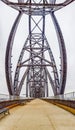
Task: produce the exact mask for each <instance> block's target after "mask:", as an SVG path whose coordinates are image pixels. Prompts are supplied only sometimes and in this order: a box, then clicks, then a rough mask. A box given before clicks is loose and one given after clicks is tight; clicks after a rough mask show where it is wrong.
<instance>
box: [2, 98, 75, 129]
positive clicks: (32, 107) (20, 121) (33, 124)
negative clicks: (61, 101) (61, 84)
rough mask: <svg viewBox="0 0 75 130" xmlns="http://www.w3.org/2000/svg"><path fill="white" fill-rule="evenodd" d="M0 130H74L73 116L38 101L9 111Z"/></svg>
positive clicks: (74, 121) (74, 118)
mask: <svg viewBox="0 0 75 130" xmlns="http://www.w3.org/2000/svg"><path fill="white" fill-rule="evenodd" d="M0 130H75V116H74V115H72V114H71V113H69V112H67V111H65V110H63V109H61V108H59V107H57V106H56V105H52V104H50V103H47V102H45V101H42V100H40V99H35V100H33V101H31V102H29V103H27V104H26V105H24V106H18V107H15V108H13V109H11V110H10V115H8V116H6V117H4V118H3V119H1V120H0Z"/></svg>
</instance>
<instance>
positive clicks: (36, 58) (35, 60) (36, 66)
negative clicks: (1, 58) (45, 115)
mask: <svg viewBox="0 0 75 130" xmlns="http://www.w3.org/2000/svg"><path fill="white" fill-rule="evenodd" d="M1 1H3V2H4V3H6V4H7V5H9V6H11V7H12V8H14V9H16V10H18V11H19V14H18V16H17V18H16V20H15V22H14V25H13V27H12V30H11V32H10V36H9V40H8V44H7V50H6V79H7V84H8V89H9V93H10V94H11V95H19V94H20V91H21V88H22V85H23V82H24V80H25V78H26V76H27V89H26V90H27V91H26V94H27V96H28V94H29V95H30V96H32V97H33V96H34V97H37V96H38V97H44V96H45V94H46V96H48V83H47V80H48V78H49V80H50V82H51V85H52V89H53V92H54V95H57V94H62V93H64V89H65V83H66V73H67V63H66V49H65V44H64V39H63V36H62V33H61V29H60V27H59V24H58V22H57V19H56V17H55V15H54V12H55V11H57V10H59V9H61V8H63V7H65V6H67V5H68V4H70V3H71V2H73V1H74V0H66V1H65V2H63V3H60V4H57V3H55V1H54V0H53V1H52V0H50V2H48V1H45V0H43V1H42V2H40V1H39V2H38V3H36V2H35V1H33V2H32V1H31V0H29V1H26V2H24V1H23V0H18V2H17V3H14V2H11V1H8V0H1ZM22 13H26V14H28V15H29V36H28V38H27V40H26V42H25V44H24V47H23V49H22V51H21V54H20V57H19V60H18V64H17V67H16V71H15V77H14V84H13V83H12V74H11V67H12V66H11V56H12V47H13V42H14V38H15V33H16V30H17V26H18V23H19V21H20V18H21V16H22ZM49 13H50V15H51V17H52V19H53V22H54V26H55V29H56V33H57V37H58V42H59V48H60V57H61V74H60V81H59V76H58V72H57V68H56V64H55V60H54V57H53V54H52V51H51V49H50V46H49V44H48V42H47V39H46V37H45V15H47V14H49ZM33 15H36V16H38V15H40V16H42V18H41V19H40V20H39V22H40V21H41V20H42V24H43V27H42V29H41V28H40V27H39V26H38V24H39V22H38V23H36V21H35V20H34V18H33ZM31 20H33V21H34V23H35V27H36V26H37V27H38V28H39V30H40V33H39V34H38V33H35V34H34V29H35V27H34V28H32V27H31V22H32V21H31ZM37 34H38V35H37ZM35 39H37V41H36V42H35ZM39 39H40V40H41V44H42V46H40V42H39ZM28 40H29V41H30V43H29V45H28ZM33 40H34V43H33ZM37 43H38V44H37ZM35 44H37V45H38V47H36V49H38V50H39V51H38V52H37V51H34V50H35ZM25 51H28V52H29V53H30V57H29V59H27V60H25V61H22V59H23V55H24V52H25ZM45 51H48V53H49V56H50V61H49V60H46V59H45V55H44V52H45ZM26 63H27V64H26ZM23 66H27V69H26V71H25V72H24V74H23V76H22V78H21V81H20V83H19V84H18V79H19V73H20V68H21V67H23ZM48 66H50V67H51V68H52V70H53V76H54V79H53V78H52V77H51V74H50V72H49V70H48V69H47V67H48ZM36 70H37V71H36ZM39 77H40V78H39ZM37 78H38V79H39V80H37ZM41 78H43V81H42V80H41ZM32 79H33V80H32ZM30 80H31V81H30ZM39 86H41V87H39ZM37 92H39V93H40V95H37Z"/></svg>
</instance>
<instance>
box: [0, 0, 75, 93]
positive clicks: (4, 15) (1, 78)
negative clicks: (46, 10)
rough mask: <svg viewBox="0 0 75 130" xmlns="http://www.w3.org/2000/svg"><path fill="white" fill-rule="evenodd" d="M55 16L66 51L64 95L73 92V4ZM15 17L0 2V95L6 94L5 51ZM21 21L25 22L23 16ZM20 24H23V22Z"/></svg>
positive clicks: (74, 77)
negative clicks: (66, 69) (66, 67)
mask: <svg viewBox="0 0 75 130" xmlns="http://www.w3.org/2000/svg"><path fill="white" fill-rule="evenodd" d="M59 1H60V0H59ZM61 1H62V0H61ZM55 14H56V17H57V19H58V21H59V24H60V27H61V30H62V33H63V36H64V40H65V44H66V50H67V63H68V72H67V82H66V88H65V93H68V92H73V91H75V2H73V3H72V4H70V5H68V6H67V7H65V8H63V9H61V10H60V11H57V12H56V13H55ZM16 15H17V11H15V10H13V9H11V8H10V7H8V6H6V5H4V4H3V3H2V2H0V93H8V90H7V85H6V79H5V50H6V44H7V39H8V36H9V32H10V30H11V27H12V24H13V22H14V20H15V18H16ZM26 17H27V16H26ZM23 19H24V20H25V16H24V17H23ZM47 19H48V18H47ZM26 22H27V21H26ZM22 24H24V23H23V21H22ZM46 30H47V29H46ZM22 31H24V28H22V29H21V32H19V34H18V37H19V36H20V34H22ZM25 37H27V36H25V34H23V36H22V40H24V38H25ZM19 48H20V46H19Z"/></svg>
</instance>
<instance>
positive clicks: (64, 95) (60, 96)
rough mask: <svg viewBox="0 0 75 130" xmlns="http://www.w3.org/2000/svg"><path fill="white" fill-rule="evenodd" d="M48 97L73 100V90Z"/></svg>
mask: <svg viewBox="0 0 75 130" xmlns="http://www.w3.org/2000/svg"><path fill="white" fill-rule="evenodd" d="M49 98H50V99H60V100H75V92H70V93H65V94H62V95H57V96H51V97H49Z"/></svg>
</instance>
